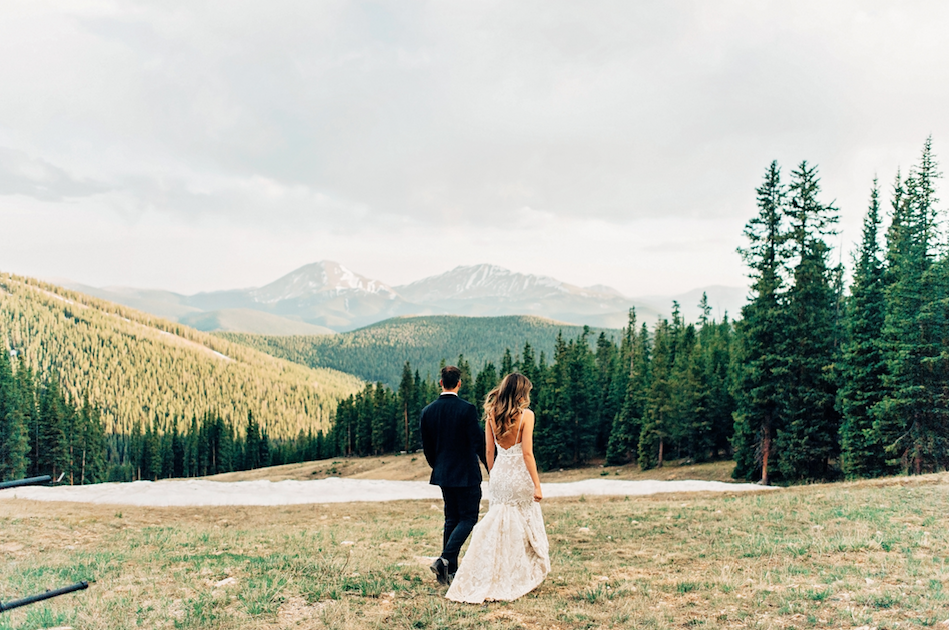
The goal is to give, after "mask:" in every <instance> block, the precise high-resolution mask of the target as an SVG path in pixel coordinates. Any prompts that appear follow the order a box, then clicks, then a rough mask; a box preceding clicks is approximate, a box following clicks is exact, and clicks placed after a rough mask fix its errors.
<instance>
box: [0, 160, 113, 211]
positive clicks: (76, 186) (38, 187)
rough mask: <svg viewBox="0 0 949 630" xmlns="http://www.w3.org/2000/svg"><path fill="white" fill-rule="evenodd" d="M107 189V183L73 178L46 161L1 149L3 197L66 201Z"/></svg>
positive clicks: (0, 179)
mask: <svg viewBox="0 0 949 630" xmlns="http://www.w3.org/2000/svg"><path fill="white" fill-rule="evenodd" d="M107 190H109V187H108V186H106V185H105V184H101V183H98V182H95V181H90V180H86V179H81V178H77V177H74V176H73V175H71V174H69V173H68V172H66V171H65V170H64V169H62V168H60V167H58V166H56V165H54V164H50V163H49V162H47V161H45V160H42V159H39V158H34V157H30V156H29V155H27V154H26V153H24V152H22V151H17V150H14V149H8V148H6V147H0V195H26V196H28V197H33V198H35V199H42V200H44V201H65V200H66V199H70V198H75V197H88V196H90V195H96V194H99V193H102V192H105V191H107Z"/></svg>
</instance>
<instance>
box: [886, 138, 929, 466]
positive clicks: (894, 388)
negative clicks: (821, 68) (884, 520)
mask: <svg viewBox="0 0 949 630" xmlns="http://www.w3.org/2000/svg"><path fill="white" fill-rule="evenodd" d="M939 177H940V173H939V172H938V168H937V165H936V161H935V157H934V156H933V154H932V141H931V139H927V140H926V143H925V144H924V146H923V154H922V158H921V159H920V163H919V165H918V166H917V167H916V168H914V169H913V171H912V172H911V173H910V176H909V177H907V179H906V181H905V182H904V183H903V186H900V185H899V183H900V182H899V180H897V184H898V185H897V188H896V190H895V191H894V205H895V208H894V212H893V218H892V222H891V224H890V228H889V230H888V231H887V269H886V273H885V276H884V278H885V284H886V289H885V297H886V315H885V318H884V326H883V339H884V352H885V355H886V365H887V371H886V374H885V375H884V379H883V380H884V386H885V388H886V395H885V396H884V398H883V400H882V401H881V402H880V403H879V404H878V405H877V406H876V407H875V408H874V416H875V422H874V428H875V429H876V431H877V433H878V434H879V435H880V438H881V440H882V442H883V445H884V448H885V449H886V453H887V455H888V459H887V461H886V463H887V466H888V467H890V469H891V470H892V469H896V468H902V469H904V470H907V471H910V472H913V473H916V474H919V473H922V472H927V471H931V470H935V469H937V468H939V467H940V466H942V465H944V464H943V462H945V461H946V452H945V446H944V445H945V441H946V435H945V434H946V430H947V429H946V421H945V420H946V418H945V413H946V411H945V404H944V403H945V399H944V394H943V390H944V387H945V381H942V380H941V377H942V376H943V374H944V371H943V370H942V369H941V368H940V365H942V364H943V363H944V359H943V358H942V357H943V355H944V354H945V342H946V339H945V338H944V337H943V338H940V337H941V335H942V332H943V331H942V330H941V326H940V319H941V318H940V317H939V315H938V311H939V310H940V303H941V301H942V300H943V299H944V298H945V294H939V293H938V291H939V290H940V289H941V288H942V286H941V285H942V282H941V280H940V268H939V265H937V264H935V263H936V257H935V254H936V249H937V245H938V238H937V237H938V231H939V222H938V213H937V211H936V205H937V204H938V199H937V198H936V195H935V180H936V179H938V178H939Z"/></svg>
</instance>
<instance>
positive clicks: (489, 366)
mask: <svg viewBox="0 0 949 630" xmlns="http://www.w3.org/2000/svg"><path fill="white" fill-rule="evenodd" d="M507 354H508V355H510V352H508V353H507ZM499 382H500V378H499V377H498V371H497V368H495V367H494V363H491V362H490V361H488V362H487V363H485V364H484V367H483V368H481V371H479V372H478V376H477V377H476V378H475V386H474V400H472V401H470V402H471V403H472V404H474V406H475V407H477V408H478V413H479V415H480V413H481V407H482V406H483V405H484V399H485V398H487V396H488V392H490V391H491V390H492V389H494V388H495V387H496V386H497V384H498V383H499Z"/></svg>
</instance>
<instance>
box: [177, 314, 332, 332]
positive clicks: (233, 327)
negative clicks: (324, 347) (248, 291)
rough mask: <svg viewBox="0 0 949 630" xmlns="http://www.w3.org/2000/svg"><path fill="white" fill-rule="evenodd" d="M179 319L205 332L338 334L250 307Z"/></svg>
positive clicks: (324, 328)
mask: <svg viewBox="0 0 949 630" xmlns="http://www.w3.org/2000/svg"><path fill="white" fill-rule="evenodd" d="M178 321H180V322H181V323H182V324H185V325H186V326H191V327H192V328H196V329H198V330H203V331H212V330H219V331H228V332H231V331H240V332H246V333H252V334H257V335H334V334H336V331H335V330H332V329H330V328H326V327H325V326H317V325H315V324H308V323H306V322H301V321H297V320H294V319H288V318H286V317H280V316H279V315H274V314H273V313H265V312H263V311H255V310H252V309H249V308H225V309H221V310H218V311H207V312H201V313H188V314H187V315H182V316H181V317H180V318H179V319H178Z"/></svg>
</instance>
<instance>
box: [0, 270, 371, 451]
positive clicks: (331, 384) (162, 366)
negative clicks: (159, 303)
mask: <svg viewBox="0 0 949 630" xmlns="http://www.w3.org/2000/svg"><path fill="white" fill-rule="evenodd" d="M0 348H9V350H10V353H11V355H13V356H15V357H16V358H17V359H18V361H17V363H18V365H22V366H24V367H27V368H30V369H31V370H32V371H33V372H34V373H36V374H37V375H38V376H40V377H42V378H47V377H49V376H55V377H56V379H57V381H58V383H59V384H60V386H61V387H62V389H63V391H64V393H65V395H66V396H67V397H68V399H69V400H71V401H73V402H74V403H76V402H78V401H81V400H83V398H84V397H85V396H88V398H89V400H90V401H91V404H93V405H94V406H96V407H97V408H98V409H99V411H100V413H101V416H102V421H103V424H104V428H105V431H106V433H108V434H112V433H115V434H131V433H132V431H133V429H136V428H137V430H140V431H144V430H146V429H148V428H151V427H154V430H155V431H168V430H172V429H176V430H178V431H184V430H186V429H189V428H191V427H192V420H193V419H195V418H197V419H199V420H200V419H201V418H202V417H204V416H205V415H206V414H209V413H213V414H216V415H219V416H222V417H224V418H225V419H226V421H227V422H228V424H229V425H231V426H233V427H234V428H236V430H237V431H238V433H241V432H242V431H243V430H244V427H245V425H246V421H247V414H248V412H251V413H252V414H253V415H254V417H255V418H256V421H257V422H259V424H260V426H261V427H263V428H264V429H265V430H266V431H267V432H268V434H269V435H270V436H271V437H272V438H278V439H279V438H289V437H296V436H298V435H299V434H300V432H301V431H302V432H304V433H306V432H313V433H316V432H318V431H320V430H327V429H328V428H329V427H330V424H331V420H332V417H333V414H334V411H335V409H336V403H337V401H338V400H339V399H341V398H343V397H345V396H348V395H349V394H351V393H352V392H354V391H357V390H358V389H359V388H360V387H361V382H360V381H359V379H357V378H356V377H353V376H351V375H349V374H343V373H341V372H337V371H334V370H330V369H322V368H318V369H311V368H307V367H305V366H301V365H298V364H295V363H291V362H288V361H283V360H280V359H276V358H274V357H271V356H268V355H266V354H263V353H260V352H257V351H255V350H252V349H249V348H247V347H245V346H241V345H238V344H234V343H231V342H229V341H226V340H224V339H220V338H218V337H214V336H212V335H209V334H206V333H201V332H198V331H196V330H193V329H191V328H188V327H186V326H182V325H180V324H175V323H171V322H168V321H165V320H162V319H159V318H156V317H152V316H149V315H145V314H143V313H140V312H138V311H135V310H133V309H130V308H126V307H123V306H119V305H116V304H112V303H109V302H105V301H102V300H99V299H96V298H92V297H89V296H87V295H83V294H80V293H75V292H72V291H67V290H65V289H62V288H60V287H57V286H54V285H50V284H47V283H43V282H39V281H37V280H33V279H29V278H23V277H17V276H12V275H9V274H0Z"/></svg>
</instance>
